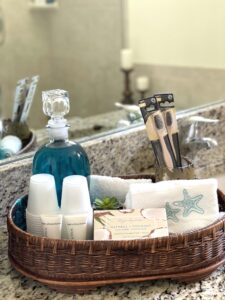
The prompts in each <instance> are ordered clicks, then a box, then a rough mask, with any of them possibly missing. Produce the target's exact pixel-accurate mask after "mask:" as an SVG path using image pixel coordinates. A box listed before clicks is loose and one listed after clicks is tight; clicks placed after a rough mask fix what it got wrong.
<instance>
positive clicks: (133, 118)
mask: <svg viewBox="0 0 225 300" xmlns="http://www.w3.org/2000/svg"><path fill="white" fill-rule="evenodd" d="M115 106H116V107H118V108H122V109H123V110H124V111H126V112H127V120H120V121H121V122H120V123H121V124H122V125H127V126H128V125H130V124H135V123H137V122H138V123H139V122H140V121H142V115H141V111H140V108H139V106H137V105H135V104H122V103H120V102H115Z"/></svg>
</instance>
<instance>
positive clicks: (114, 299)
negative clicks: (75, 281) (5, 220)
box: [0, 226, 225, 300]
mask: <svg viewBox="0 0 225 300" xmlns="http://www.w3.org/2000/svg"><path fill="white" fill-rule="evenodd" d="M224 282H225V267H222V268H219V269H218V270H217V271H216V272H214V273H212V274H211V276H210V277H208V278H207V279H205V280H202V281H199V282H196V283H189V284H185V283H179V282H175V281H172V280H157V281H155V280H154V281H146V282H143V283H129V284H115V285H111V286H106V287H101V288H98V289H97V290H95V291H92V292H90V293H87V294H84V295H65V294H61V293H58V292H55V291H53V290H50V289H49V288H47V287H45V286H43V285H41V284H39V283H38V282H35V281H33V280H31V279H27V278H26V277H24V276H21V275H20V274H19V273H18V272H17V271H15V270H14V269H12V267H11V266H10V263H9V261H8V257H7V229H6V226H1V227H0V300H13V299H21V300H36V299H41V300H51V299H54V300H64V299H65V300H67V299H68V300H69V299H70V300H72V299H74V300H75V299H76V300H79V299H84V300H91V299H92V300H105V299H107V300H121V299H124V300H126V299H132V300H172V299H178V300H180V299H188V300H192V299H193V300H198V299H210V300H211V299H218V300H219V299H221V300H222V299H224V295H225V284H224Z"/></svg>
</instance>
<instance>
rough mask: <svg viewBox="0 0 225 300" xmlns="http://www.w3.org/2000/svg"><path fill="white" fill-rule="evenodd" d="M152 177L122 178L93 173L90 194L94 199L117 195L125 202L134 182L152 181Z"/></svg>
mask: <svg viewBox="0 0 225 300" xmlns="http://www.w3.org/2000/svg"><path fill="white" fill-rule="evenodd" d="M151 182H152V181H151V179H122V178H119V177H110V176H101V175H91V176H90V196H91V200H92V201H94V200H95V199H96V198H100V199H102V198H104V197H110V198H111V197H116V198H117V200H118V201H119V202H120V203H121V204H123V203H124V202H125V198H126V194H127V192H128V189H129V185H130V184H132V183H151Z"/></svg>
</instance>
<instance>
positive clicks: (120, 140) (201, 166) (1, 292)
mask: <svg viewBox="0 0 225 300" xmlns="http://www.w3.org/2000/svg"><path fill="white" fill-rule="evenodd" d="M197 113H198V115H202V116H204V117H208V118H218V119H219V120H220V122H219V123H218V126H217V127H216V129H215V128H212V127H211V126H210V125H205V126H204V128H202V134H203V136H206V137H213V138H215V139H216V140H217V141H218V145H219V146H218V147H214V148H211V149H207V150H206V149H202V150H199V151H198V152H197V153H195V166H196V168H197V170H198V177H199V178H207V177H210V176H215V175H216V174H220V173H221V174H225V141H224V136H225V102H221V103H217V104H215V105H212V107H210V108H209V107H207V108H203V109H200V110H199V111H198V112H196V111H193V112H191V113H189V116H190V115H191V114H192V115H193V114H197ZM178 123H179V125H180V133H181V134H182V131H183V130H185V127H184V128H182V127H183V126H182V124H183V123H181V119H178ZM82 145H83V146H84V148H85V150H86V152H87V154H88V156H89V160H90V163H91V169H92V174H101V175H108V176H115V175H119V174H120V175H121V174H127V175H128V174H138V173H141V172H144V171H145V170H149V168H151V167H152V166H153V165H154V156H153V154H152V151H151V150H150V149H149V141H148V139H147V137H146V132H145V127H144V126H139V127H136V128H131V129H128V130H126V131H124V132H118V133H114V134H113V135H108V136H105V137H101V138H98V139H95V140H90V141H86V142H84V143H83V144H82ZM125 154H126V155H125ZM209 158H210V159H209ZM31 164H32V158H26V159H23V160H20V161H15V162H12V163H11V164H5V165H2V166H1V167H0V182H1V184H0V225H1V226H0V300H1V299H4V300H5V299H7V300H8V299H9V300H11V299H24V300H31V299H32V300H35V299H56V300H57V299H88V300H91V299H101V300H104V299H109V300H110V299H115V300H119V299H134V300H139V299H143V300H147V299H153V300H155V299H160V300H167V299H178V300H179V299H188V300H189V299H190V300H191V299H197V300H198V299H210V300H211V299H225V296H224V295H225V268H224V267H223V268H220V269H218V270H217V271H216V272H214V273H213V274H211V276H209V277H208V278H207V279H205V280H202V281H199V282H196V283H191V284H183V283H178V282H175V281H170V280H158V281H151V282H150V281H148V282H144V283H130V284H117V285H113V286H107V287H101V288H98V289H97V290H96V291H93V292H90V293H89V294H85V295H83V296H81V295H73V296H71V295H64V294H60V293H57V292H55V291H53V290H50V289H48V288H47V287H45V286H43V285H41V284H39V283H37V282H35V281H33V280H30V279H27V278H25V277H23V276H21V275H20V274H19V273H17V272H16V271H15V270H13V269H12V268H11V266H10V264H9V261H8V258H7V230H6V225H5V223H6V218H5V217H6V212H7V207H8V206H10V205H12V203H13V202H14V200H15V199H17V198H18V197H19V196H20V195H22V194H25V193H27V190H28V186H29V177H30V175H31ZM220 180H221V182H222V184H223V182H224V179H223V178H220Z"/></svg>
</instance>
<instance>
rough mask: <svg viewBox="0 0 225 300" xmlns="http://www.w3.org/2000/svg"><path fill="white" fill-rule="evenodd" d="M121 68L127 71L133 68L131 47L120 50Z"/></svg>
mask: <svg viewBox="0 0 225 300" xmlns="http://www.w3.org/2000/svg"><path fill="white" fill-rule="evenodd" d="M120 59H121V68H122V69H123V70H125V71H129V70H132V69H133V59H132V50H131V49H122V50H121V51H120Z"/></svg>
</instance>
